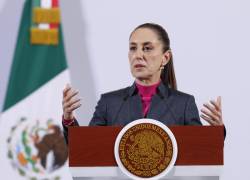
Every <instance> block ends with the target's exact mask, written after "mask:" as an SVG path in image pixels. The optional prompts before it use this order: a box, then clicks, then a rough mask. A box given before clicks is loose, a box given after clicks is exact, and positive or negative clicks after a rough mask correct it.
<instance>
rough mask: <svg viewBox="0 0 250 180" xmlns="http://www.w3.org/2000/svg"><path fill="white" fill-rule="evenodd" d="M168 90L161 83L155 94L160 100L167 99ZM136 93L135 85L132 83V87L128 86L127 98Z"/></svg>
mask: <svg viewBox="0 0 250 180" xmlns="http://www.w3.org/2000/svg"><path fill="white" fill-rule="evenodd" d="M168 91H169V88H168V87H167V86H166V85H164V84H163V83H162V82H161V83H160V84H159V86H158V87H157V91H156V93H157V94H158V95H159V96H160V97H161V98H162V99H165V98H167V97H168V94H169V92H168ZM136 93H137V88H136V84H135V82H134V83H133V85H132V86H130V87H129V88H128V95H127V96H133V95H134V94H136Z"/></svg>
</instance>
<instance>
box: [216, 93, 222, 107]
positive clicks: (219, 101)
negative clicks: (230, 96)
mask: <svg viewBox="0 0 250 180" xmlns="http://www.w3.org/2000/svg"><path fill="white" fill-rule="evenodd" d="M217 103H218V105H219V106H220V108H221V96H218V97H217Z"/></svg>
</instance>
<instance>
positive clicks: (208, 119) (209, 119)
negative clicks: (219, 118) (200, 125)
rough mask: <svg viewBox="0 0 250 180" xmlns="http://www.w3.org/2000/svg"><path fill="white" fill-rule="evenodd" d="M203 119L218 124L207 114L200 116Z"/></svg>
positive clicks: (211, 123)
mask: <svg viewBox="0 0 250 180" xmlns="http://www.w3.org/2000/svg"><path fill="white" fill-rule="evenodd" d="M200 117H201V118H202V119H204V120H205V121H207V122H208V123H209V124H210V125H213V126H214V125H216V122H214V121H213V120H212V119H211V118H209V117H207V116H205V115H203V114H202V115H201V116H200Z"/></svg>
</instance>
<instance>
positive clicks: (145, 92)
mask: <svg viewBox="0 0 250 180" xmlns="http://www.w3.org/2000/svg"><path fill="white" fill-rule="evenodd" d="M160 83H161V81H159V82H158V83H156V84H153V85H150V86H144V85H141V84H138V83H135V84H136V87H137V89H138V91H139V94H140V96H142V97H151V96H153V95H154V94H155V93H156V88H157V87H158V86H159V85H160Z"/></svg>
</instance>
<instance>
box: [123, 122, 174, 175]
mask: <svg viewBox="0 0 250 180" xmlns="http://www.w3.org/2000/svg"><path fill="white" fill-rule="evenodd" d="M119 156H120V160H121V163H122V164H123V166H124V167H125V168H126V169H127V170H128V171H129V172H130V173H132V174H134V175H135V176H139V177H142V178H150V177H154V176H156V175H158V174H160V173H162V172H163V171H164V170H165V169H166V168H167V167H168V165H169V163H170V161H171V159H172V157H173V144H172V141H171V139H170V137H169V135H168V134H167V133H166V132H165V131H164V130H163V129H162V128H161V127H159V126H157V125H155V124H151V123H141V124H137V125H135V126H132V127H131V128H129V129H128V130H127V131H126V132H125V133H124V134H123V136H122V138H121V140H120V143H119Z"/></svg>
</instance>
